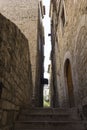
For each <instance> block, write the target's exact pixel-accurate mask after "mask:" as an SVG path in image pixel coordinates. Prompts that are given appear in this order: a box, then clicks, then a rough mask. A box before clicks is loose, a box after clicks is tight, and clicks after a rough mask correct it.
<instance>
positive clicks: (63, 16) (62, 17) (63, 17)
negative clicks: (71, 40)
mask: <svg viewBox="0 0 87 130" xmlns="http://www.w3.org/2000/svg"><path fill="white" fill-rule="evenodd" d="M61 19H62V23H63V27H64V25H65V13H64V7H62V12H61Z"/></svg>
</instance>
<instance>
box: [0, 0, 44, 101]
mask: <svg viewBox="0 0 87 130" xmlns="http://www.w3.org/2000/svg"><path fill="white" fill-rule="evenodd" d="M41 4H42V2H41V0H21V2H20V1H19V0H6V1H5V2H4V1H3V0H1V1H0V12H1V13H2V14H3V15H4V16H5V17H7V18H8V19H10V20H11V21H12V22H14V23H15V24H16V25H17V26H18V27H19V28H20V30H21V32H22V33H23V34H24V35H25V36H26V38H27V39H28V42H29V51H30V62H31V69H32V80H33V99H35V100H37V99H38V96H36V95H38V94H36V92H35V91H37V89H38V86H40V83H39V82H40V75H41V73H42V71H43V70H42V69H43V68H42V67H43V66H42V62H43V53H42V52H41V51H43V44H44V29H43V27H42V25H41V20H42V19H41V18H40V17H43V16H41V15H43V10H44V8H43V7H40V6H42V5H41ZM40 8H41V9H40ZM40 13H42V14H40ZM41 33H42V34H41ZM38 39H39V40H38ZM40 49H41V50H40ZM39 55H40V56H39ZM40 61H41V62H40ZM40 68H41V69H40ZM39 69H40V70H39ZM38 78H39V79H38ZM37 81H38V82H37Z"/></svg>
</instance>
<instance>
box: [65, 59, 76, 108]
mask: <svg viewBox="0 0 87 130" xmlns="http://www.w3.org/2000/svg"><path fill="white" fill-rule="evenodd" d="M64 78H65V86H66V89H67V98H68V105H69V107H74V106H75V101H74V87H73V79H72V68H71V63H70V60H69V59H68V58H67V59H66V60H65V64H64Z"/></svg>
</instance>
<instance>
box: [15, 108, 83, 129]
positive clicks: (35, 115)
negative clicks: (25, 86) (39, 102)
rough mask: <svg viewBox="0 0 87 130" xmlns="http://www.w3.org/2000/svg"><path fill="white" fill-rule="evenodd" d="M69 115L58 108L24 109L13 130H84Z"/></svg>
mask: <svg viewBox="0 0 87 130" xmlns="http://www.w3.org/2000/svg"><path fill="white" fill-rule="evenodd" d="M70 113H71V112H70V111H69V110H67V109H59V108H31V109H30V108H29V109H28V108H26V109H23V110H22V111H21V114H20V116H19V118H18V120H17V121H16V122H15V130H85V129H84V126H83V124H82V122H81V121H80V120H79V119H78V118H72V117H71V116H70V115H71V114H70Z"/></svg>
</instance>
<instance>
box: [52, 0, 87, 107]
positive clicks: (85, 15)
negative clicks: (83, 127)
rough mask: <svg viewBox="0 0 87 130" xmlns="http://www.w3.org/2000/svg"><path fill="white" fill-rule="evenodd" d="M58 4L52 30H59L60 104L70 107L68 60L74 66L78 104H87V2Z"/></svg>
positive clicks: (74, 93)
mask: <svg viewBox="0 0 87 130" xmlns="http://www.w3.org/2000/svg"><path fill="white" fill-rule="evenodd" d="M56 2H57V1H56ZM56 5H57V4H56ZM58 5H60V6H58ZM58 5H57V6H56V8H54V12H52V14H53V16H52V15H51V16H52V20H54V22H53V25H54V28H52V29H54V30H55V31H54V30H53V31H54V34H55V36H54V37H55V38H54V39H55V45H54V43H53V46H54V54H53V55H55V61H56V62H55V63H56V78H57V89H58V96H59V104H60V106H69V92H68V91H69V90H68V85H67V84H68V81H67V80H68V79H67V77H66V74H65V73H66V72H65V71H66V68H67V67H66V64H65V63H66V60H67V59H68V60H69V62H70V65H71V76H72V83H73V95H74V103H75V105H74V106H78V105H81V106H82V105H85V104H87V87H86V86H87V1H86V0H80V1H77V0H73V1H72V0H70V1H68V0H66V1H63V0H62V1H59V3H58ZM58 7H59V8H58ZM63 9H64V13H63ZM53 17H55V19H53ZM74 106H73V107H74Z"/></svg>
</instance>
